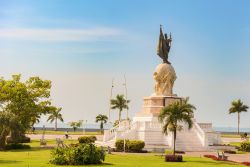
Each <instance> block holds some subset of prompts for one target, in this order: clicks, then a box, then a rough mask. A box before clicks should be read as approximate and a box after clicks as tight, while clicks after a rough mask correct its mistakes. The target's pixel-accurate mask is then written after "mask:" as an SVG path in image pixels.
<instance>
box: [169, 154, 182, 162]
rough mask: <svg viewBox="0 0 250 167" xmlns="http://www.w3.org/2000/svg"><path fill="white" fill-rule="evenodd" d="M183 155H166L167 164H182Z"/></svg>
mask: <svg viewBox="0 0 250 167" xmlns="http://www.w3.org/2000/svg"><path fill="white" fill-rule="evenodd" d="M182 161H183V159H182V155H165V162H182Z"/></svg>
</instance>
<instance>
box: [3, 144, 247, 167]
mask: <svg viewBox="0 0 250 167" xmlns="http://www.w3.org/2000/svg"><path fill="white" fill-rule="evenodd" d="M49 157H50V150H47V149H34V148H33V149H31V150H23V151H6V152H0V166H1V167H16V166H18V167H47V166H54V165H51V164H49V163H48V161H49ZM184 161H185V162H182V163H172V162H171V163H170V162H168V163H166V162H164V159H163V157H160V156H154V155H152V154H148V155H146V156H145V155H131V154H130V155H107V157H106V160H105V162H104V164H102V165H88V166H112V167H166V166H167V167H214V166H216V165H217V166H219V167H233V166H235V167H244V166H243V165H239V164H234V163H226V162H220V161H213V160H211V159H208V158H199V157H196V158H194V157H193V158H192V157H184ZM68 167H69V166H68Z"/></svg>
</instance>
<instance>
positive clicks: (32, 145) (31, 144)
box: [25, 139, 78, 147]
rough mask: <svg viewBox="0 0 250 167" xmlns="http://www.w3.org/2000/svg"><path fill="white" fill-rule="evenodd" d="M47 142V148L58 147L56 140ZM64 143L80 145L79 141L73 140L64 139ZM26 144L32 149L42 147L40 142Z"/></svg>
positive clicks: (34, 141)
mask: <svg viewBox="0 0 250 167" xmlns="http://www.w3.org/2000/svg"><path fill="white" fill-rule="evenodd" d="M46 142H47V146H53V147H54V146H55V145H56V140H52V139H50V140H46ZM63 143H64V144H67V145H68V144H76V143H78V140H72V139H67V140H66V139H64V140H63ZM25 144H27V145H30V146H31V147H40V140H38V139H37V140H32V141H31V143H25Z"/></svg>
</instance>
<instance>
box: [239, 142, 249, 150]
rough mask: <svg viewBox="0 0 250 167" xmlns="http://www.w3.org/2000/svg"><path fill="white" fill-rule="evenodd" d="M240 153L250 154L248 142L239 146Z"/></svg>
mask: <svg viewBox="0 0 250 167" xmlns="http://www.w3.org/2000/svg"><path fill="white" fill-rule="evenodd" d="M239 150H240V151H246V152H250V142H242V143H241V144H240V149H239Z"/></svg>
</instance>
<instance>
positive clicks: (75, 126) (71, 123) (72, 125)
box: [69, 120, 83, 132]
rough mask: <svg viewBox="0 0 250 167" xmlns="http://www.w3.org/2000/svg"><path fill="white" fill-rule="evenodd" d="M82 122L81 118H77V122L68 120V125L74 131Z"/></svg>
mask: <svg viewBox="0 0 250 167" xmlns="http://www.w3.org/2000/svg"><path fill="white" fill-rule="evenodd" d="M82 124H83V121H82V120H79V121H77V122H69V126H71V127H72V128H73V130H74V132H75V131H76V129H77V128H80V127H81V126H82Z"/></svg>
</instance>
